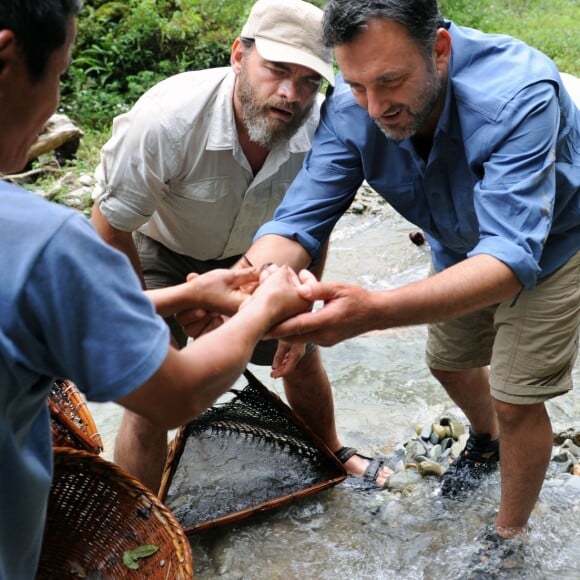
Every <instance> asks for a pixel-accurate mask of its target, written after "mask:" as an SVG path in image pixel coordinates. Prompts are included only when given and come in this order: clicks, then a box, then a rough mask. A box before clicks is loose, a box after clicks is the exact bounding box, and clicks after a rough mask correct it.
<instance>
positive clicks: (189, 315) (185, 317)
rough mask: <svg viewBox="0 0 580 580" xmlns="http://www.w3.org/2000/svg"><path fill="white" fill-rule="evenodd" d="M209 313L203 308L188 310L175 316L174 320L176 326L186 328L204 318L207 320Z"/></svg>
mask: <svg viewBox="0 0 580 580" xmlns="http://www.w3.org/2000/svg"><path fill="white" fill-rule="evenodd" d="M209 316H210V313H209V312H208V311H207V310H204V309H203V308H192V309H190V310H184V311H183V312H179V313H177V314H176V315H175V320H176V321H177V324H179V325H181V326H187V325H189V324H196V323H198V322H201V321H202V320H204V319H205V318H208V317H209Z"/></svg>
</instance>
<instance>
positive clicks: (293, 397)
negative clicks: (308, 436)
mask: <svg viewBox="0 0 580 580" xmlns="http://www.w3.org/2000/svg"><path fill="white" fill-rule="evenodd" d="M284 390H285V392H286V398H287V400H288V403H289V404H290V407H292V409H293V411H294V412H295V413H296V414H297V415H298V416H299V417H300V418H301V419H302V420H303V421H304V422H305V423H306V424H307V425H308V427H309V428H310V429H311V430H312V431H313V432H314V433H315V434H316V435H318V437H320V438H321V439H322V440H323V441H324V443H325V444H326V445H327V447H328V448H329V449H330V450H331V451H334V452H336V451H338V450H339V449H340V448H341V446H342V444H341V442H340V440H339V438H338V434H337V432H336V423H335V418H334V400H333V397H332V389H331V386H330V382H329V380H328V376H327V374H326V371H325V370H324V367H323V366H322V362H321V360H320V353H319V350H318V348H317V347H316V348H314V350H313V351H312V352H310V353H309V354H307V355H305V356H304V357H303V358H302V359H301V360H300V362H299V363H298V364H297V365H296V367H295V368H294V370H292V371H291V372H290V373H288V375H287V376H286V377H284ZM368 464H369V461H368V460H366V459H364V458H362V457H360V456H358V455H353V456H352V457H351V458H350V459H349V460H348V461H347V462H346V463H345V464H344V466H345V468H346V470H347V472H348V473H350V474H351V475H358V476H362V475H363V473H364V472H365V469H366V468H367V467H368ZM391 473H392V471H391V470H390V469H389V468H387V467H386V466H385V467H383V468H382V470H381V473H380V474H379V476H378V478H377V485H378V486H379V487H381V486H382V485H383V484H384V482H385V481H386V479H387V478H388V476H389V475H391Z"/></svg>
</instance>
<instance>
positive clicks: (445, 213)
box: [255, 23, 580, 288]
mask: <svg viewBox="0 0 580 580" xmlns="http://www.w3.org/2000/svg"><path fill="white" fill-rule="evenodd" d="M449 32H450V34H451V37H452V44H451V51H452V54H451V59H450V61H449V71H448V73H449V76H448V83H447V91H446V100H445V105H444V109H443V111H442V114H441V117H440V119H439V122H438V125H437V128H436V131H435V135H434V138H433V145H432V149H431V151H430V154H429V157H428V159H427V162H425V161H424V160H423V159H422V158H421V157H420V156H419V155H418V154H417V152H416V151H415V149H414V147H413V145H412V143H411V140H410V139H406V140H403V141H401V142H396V141H393V140H389V139H387V138H386V137H385V136H384V135H383V134H382V133H381V131H380V130H379V128H378V127H377V126H376V124H375V123H374V121H373V120H372V119H371V118H370V117H369V115H368V113H367V112H366V111H365V110H364V109H363V108H362V107H360V106H359V105H358V104H357V102H356V100H355V98H354V97H353V95H352V92H351V89H350V87H349V86H348V85H347V84H346V83H345V82H344V80H343V79H342V76H341V75H338V77H337V80H336V86H335V88H334V90H333V91H332V92H331V93H330V94H329V95H328V96H327V98H326V101H325V103H324V105H323V108H322V113H321V121H320V125H319V127H318V130H317V133H316V135H315V137H314V140H313V144H312V150H311V152H310V153H309V155H308V156H307V157H306V159H305V162H304V166H303V168H302V170H301V171H300V173H299V174H298V176H297V178H296V180H295V181H294V182H293V184H292V185H291V187H290V188H289V190H288V191H287V193H286V195H285V197H284V200H283V201H282V203H281V204H280V206H279V207H278V209H277V211H276V213H275V215H274V220H273V221H271V222H268V223H267V224H265V225H264V226H262V227H261V228H260V229H259V230H258V232H257V234H256V237H255V239H257V238H259V237H261V236H263V235H266V234H277V235H281V236H285V237H288V238H291V239H295V240H297V241H298V242H300V243H301V244H302V245H303V246H304V248H305V249H306V250H307V251H308V252H309V253H310V255H311V256H312V257H314V258H316V257H317V255H318V253H319V250H320V247H321V245H322V243H323V242H324V241H325V240H326V239H327V238H328V236H329V235H330V233H331V231H332V229H333V227H334V226H335V224H336V222H337V221H338V219H339V218H340V216H341V215H342V214H343V213H344V212H345V211H346V209H347V208H348V207H349V205H350V203H351V202H352V199H353V197H354V196H355V194H356V192H357V190H358V188H359V187H360V185H361V184H362V182H363V180H366V181H367V182H368V183H369V185H370V186H371V187H372V188H373V189H375V190H376V191H377V192H378V193H379V194H380V195H381V196H383V197H384V198H385V199H386V200H387V201H388V202H389V203H390V204H391V205H392V206H393V208H394V209H396V210H397V211H398V212H399V213H400V214H401V215H403V216H404V217H405V218H406V219H408V220H409V221H410V222H412V223H414V224H416V225H417V226H419V227H421V228H422V229H423V230H424V231H425V233H426V235H427V238H428V240H429V242H430V244H431V248H432V257H433V262H434V266H435V268H436V270H437V271H440V270H442V269H444V268H447V267H449V266H451V265H453V264H456V263H457V262H459V261H461V260H463V259H465V258H466V257H468V256H474V255H476V254H488V255H492V256H494V257H496V258H498V259H499V260H501V261H502V262H504V263H505V264H507V265H508V266H509V267H510V268H511V269H512V270H513V272H514V273H515V274H516V276H517V277H518V278H519V280H520V281H521V283H522V284H523V285H524V286H525V287H526V288H531V287H533V286H534V285H535V284H536V283H537V280H538V279H540V278H542V277H545V276H547V275H549V274H551V273H552V272H554V271H555V270H556V269H557V268H559V267H560V266H561V265H563V264H564V263H565V262H566V261H567V260H568V259H569V258H570V257H571V256H572V255H573V254H574V253H576V252H577V251H578V250H579V249H580V111H578V109H577V107H576V106H575V104H574V103H573V101H572V99H571V97H570V95H569V94H568V93H567V92H566V90H565V88H564V86H563V85H562V81H561V78H560V75H559V73H558V71H557V70H556V67H555V66H554V64H553V63H552V61H550V60H549V59H548V58H547V57H546V56H545V55H543V54H542V53H540V52H538V51H537V50H535V49H533V48H531V47H529V46H527V45H526V44H524V43H522V42H520V41H517V40H515V39H513V38H510V37H508V36H503V35H491V34H484V33H481V32H478V31H476V30H472V29H468V28H462V27H458V26H455V25H454V24H452V23H450V24H449Z"/></svg>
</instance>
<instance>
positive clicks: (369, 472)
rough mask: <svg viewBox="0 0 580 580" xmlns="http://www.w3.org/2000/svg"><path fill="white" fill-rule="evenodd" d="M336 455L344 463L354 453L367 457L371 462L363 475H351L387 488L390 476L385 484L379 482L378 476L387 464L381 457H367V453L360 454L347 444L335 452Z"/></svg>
mask: <svg viewBox="0 0 580 580" xmlns="http://www.w3.org/2000/svg"><path fill="white" fill-rule="evenodd" d="M334 455H336V458H337V459H338V460H339V461H340V462H341V463H342V464H343V465H344V464H345V463H346V462H347V461H348V460H349V459H350V458H351V457H353V456H354V455H357V456H358V457H361V458H362V459H366V460H367V461H368V462H369V464H368V466H367V468H366V469H365V472H364V474H363V475H362V476H360V475H350V474H349V477H352V478H356V479H362V480H363V481H364V482H366V483H372V484H373V486H374V487H375V488H377V489H386V487H387V481H388V478H387V480H386V481H385V483H384V484H383V485H378V484H377V477H378V476H379V473H380V472H381V469H382V468H383V466H384V465H385V462H384V461H381V460H380V459H373V458H372V457H367V456H366V455H362V454H360V453H359V452H358V451H357V450H356V449H355V448H354V447H346V446H343V447H341V448H340V449H339V450H338V451H336V452H335V453H334Z"/></svg>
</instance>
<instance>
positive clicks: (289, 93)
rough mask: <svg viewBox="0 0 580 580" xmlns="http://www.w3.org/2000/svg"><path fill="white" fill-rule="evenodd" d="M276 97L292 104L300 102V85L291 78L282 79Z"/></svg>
mask: <svg viewBox="0 0 580 580" xmlns="http://www.w3.org/2000/svg"><path fill="white" fill-rule="evenodd" d="M278 95H280V97H282V98H283V99H285V100H287V101H289V102H291V103H293V102H296V101H299V100H300V96H301V93H300V85H299V83H298V82H296V81H295V80H294V79H292V78H286V79H282V80H281V81H280V84H279V85H278Z"/></svg>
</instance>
